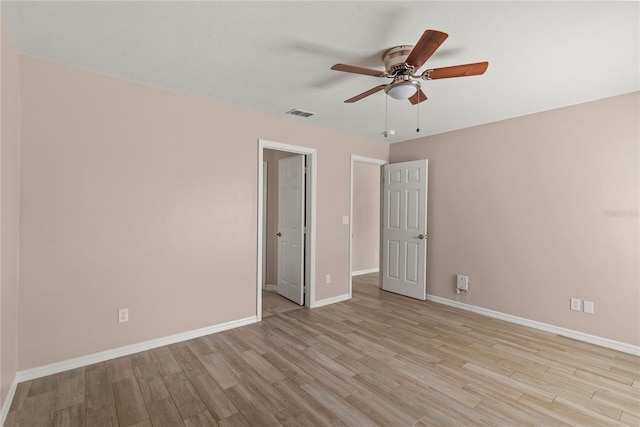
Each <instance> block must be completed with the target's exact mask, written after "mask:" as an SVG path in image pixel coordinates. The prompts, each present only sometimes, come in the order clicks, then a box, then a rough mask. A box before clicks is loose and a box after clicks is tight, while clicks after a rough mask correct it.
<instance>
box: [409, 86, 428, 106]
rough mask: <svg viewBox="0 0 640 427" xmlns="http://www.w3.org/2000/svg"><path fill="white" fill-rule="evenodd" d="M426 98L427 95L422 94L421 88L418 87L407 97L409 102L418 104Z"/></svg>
mask: <svg viewBox="0 0 640 427" xmlns="http://www.w3.org/2000/svg"><path fill="white" fill-rule="evenodd" d="M426 100H427V95H425V94H424V92H423V91H422V89H418V91H417V92H416V93H415V94H414V95H413V96H412V97H411V98H409V102H410V103H411V104H413V105H416V104H419V103H421V102H424V101H426Z"/></svg>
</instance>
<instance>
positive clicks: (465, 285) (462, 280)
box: [456, 274, 469, 291]
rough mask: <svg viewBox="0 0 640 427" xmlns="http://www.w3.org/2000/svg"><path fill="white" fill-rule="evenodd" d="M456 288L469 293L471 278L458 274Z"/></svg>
mask: <svg viewBox="0 0 640 427" xmlns="http://www.w3.org/2000/svg"><path fill="white" fill-rule="evenodd" d="M456 288H457V289H458V291H468V290H469V276H464V275H462V274H458V278H457V280H456Z"/></svg>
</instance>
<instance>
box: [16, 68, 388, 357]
mask: <svg viewBox="0 0 640 427" xmlns="http://www.w3.org/2000/svg"><path fill="white" fill-rule="evenodd" d="M20 65H21V73H22V74H21V77H22V120H23V135H22V142H23V163H22V165H23V175H22V176H23V181H22V205H21V209H22V212H21V219H22V221H21V233H22V234H21V270H20V273H21V284H20V286H21V288H20V313H19V369H20V370H23V369H27V368H31V367H36V366H41V365H44V364H48V363H52V362H57V361H61V360H65V359H68V358H71V357H75V356H81V355H86V354H90V353H94V352H98V351H101V350H107V349H112V348H116V347H119V346H124V345H127V344H133V343H137V342H141V341H144V340H149V339H153V338H158V337H163V336H167V335H170V334H175V333H180V332H184V331H189V330H193V329H196V328H202V327H206V326H211V325H217V324H220V323H223V322H229V321H233V320H238V319H243V318H247V317H251V316H254V315H256V271H257V266H256V256H257V247H256V244H257V235H256V233H257V206H256V204H257V182H258V179H257V170H258V167H257V161H258V139H259V138H263V139H267V140H270V141H277V142H281V143H285V144H293V145H301V146H308V147H314V148H316V149H317V152H318V183H317V192H318V194H317V202H318V213H317V235H318V237H317V262H316V269H317V286H316V300H321V299H324V298H329V297H332V296H337V295H343V294H345V293H347V292H348V274H349V266H348V251H349V246H348V226H345V225H342V224H341V218H342V215H348V210H349V174H350V156H351V154H358V155H363V156H370V157H377V158H383V159H386V158H388V151H389V148H388V146H387V145H385V144H382V143H375V142H371V141H367V140H364V139H360V138H355V137H351V136H347V135H344V134H339V133H335V132H330V131H327V130H322V129H319V128H316V127H313V126H309V125H307V124H306V123H302V122H301V121H300V120H299V119H298V120H296V119H294V120H285V119H281V118H276V117H271V116H266V115H263V114H259V113H255V112H251V111H246V110H240V109H237V108H234V107H230V106H225V105H221V104H217V103H212V102H208V101H205V100H202V99H198V98H193V97H189V96H186V95H182V94H178V93H173V92H168V91H163V90H160V89H156V88H152V87H147V86H143V85H140V84H135V83H132V82H128V81H123V80H119V79H115V78H110V77H106V76H103V75H99V74H96V73H92V72H87V71H83V70H79V69H76V68H71V67H68V66H64V65H60V64H55V63H51V62H48V61H44V60H39V59H35V58H30V57H21V64H20ZM311 123H312V122H311ZM325 274H331V275H332V277H333V281H332V283H331V284H329V285H326V284H325V283H324V280H320V279H321V278H324V276H325ZM121 307H126V308H128V309H129V317H130V321H129V322H128V323H124V324H118V323H117V322H116V318H117V310H118V308H121Z"/></svg>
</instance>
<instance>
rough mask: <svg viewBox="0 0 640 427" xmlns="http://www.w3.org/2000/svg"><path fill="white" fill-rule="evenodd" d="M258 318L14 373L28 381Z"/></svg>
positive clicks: (253, 321)
mask: <svg viewBox="0 0 640 427" xmlns="http://www.w3.org/2000/svg"><path fill="white" fill-rule="evenodd" d="M257 321H258V320H257V319H256V317H255V316H251V317H247V318H245V319H239V320H234V321H231V322H226V323H221V324H219V325H214V326H208V327H206V328H200V329H194V330H192V331H187V332H182V333H179V334H175V335H169V336H167V337H163V338H157V339H154V340H149V341H144V342H141V343H138V344H132V345H127V346H124V347H119V348H114V349H112V350H106V351H101V352H99V353H93V354H89V355H86V356H80V357H74V358H73V359H67V360H63V361H62V362H56V363H51V364H49V365H44V366H38V367H36V368H31V369H27V370H25V371H20V372H18V373H17V374H16V378H17V381H18V382H23V381H29V380H33V379H35V378H40V377H45V376H47V375H52V374H57V373H58V372H64V371H68V370H70V369H75V368H79V367H81V366H87V365H91V364H94V363H98V362H104V361H105V360H110V359H115V358H116V357H122V356H128V355H130V354H134V353H139V352H141V351H146V350H151V349H153V348H158V347H163V346H165V345H170V344H175V343H178V342H181V341H186V340H190V339H193V338H198V337H202V336H205V335H210V334H215V333H216V332H222V331H226V330H228V329H234V328H238V327H240V326H246V325H251V324H253V323H256V322H257Z"/></svg>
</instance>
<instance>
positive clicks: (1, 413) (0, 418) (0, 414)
mask: <svg viewBox="0 0 640 427" xmlns="http://www.w3.org/2000/svg"><path fill="white" fill-rule="evenodd" d="M17 387H18V375H17V374H16V375H15V376H14V377H13V382H12V383H11V385H10V386H9V391H8V392H7V396H6V397H5V398H4V402H2V410H0V426H3V425H4V422H5V421H6V420H7V415H9V408H11V402H13V397H14V396H15V395H16V388H17Z"/></svg>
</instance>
